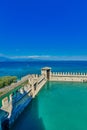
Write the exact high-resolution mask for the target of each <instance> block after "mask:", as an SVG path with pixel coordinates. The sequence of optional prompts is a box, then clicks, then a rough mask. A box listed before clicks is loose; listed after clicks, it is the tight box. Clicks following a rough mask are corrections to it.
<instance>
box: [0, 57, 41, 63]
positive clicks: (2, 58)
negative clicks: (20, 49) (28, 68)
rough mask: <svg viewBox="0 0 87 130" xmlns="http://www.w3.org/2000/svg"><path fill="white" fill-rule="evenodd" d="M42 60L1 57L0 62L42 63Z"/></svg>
mask: <svg viewBox="0 0 87 130" xmlns="http://www.w3.org/2000/svg"><path fill="white" fill-rule="evenodd" d="M40 60H41V59H34V58H15V59H12V58H7V57H4V56H0V62H6V61H9V62H10V61H40Z"/></svg>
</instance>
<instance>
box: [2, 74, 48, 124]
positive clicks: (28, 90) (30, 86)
mask: <svg viewBox="0 0 87 130" xmlns="http://www.w3.org/2000/svg"><path fill="white" fill-rule="evenodd" d="M22 80H23V81H24V82H25V81H28V82H27V84H23V82H22V86H21V87H20V88H18V89H17V90H16V91H15V92H12V93H10V94H9V96H6V97H4V98H3V99H2V107H1V110H4V111H5V112H7V113H8V119H9V126H11V125H12V124H13V123H14V121H15V120H16V119H17V117H18V116H19V115H20V114H21V112H22V111H23V110H24V108H25V107H26V106H27V105H28V104H29V102H30V101H31V100H32V99H33V98H34V97H35V96H36V95H37V94H38V92H39V91H40V89H41V88H42V87H43V85H44V84H45V83H46V81H47V79H46V77H45V76H43V75H34V74H33V75H29V76H26V77H23V78H22ZM20 83H21V82H20ZM20 85H21V84H20Z"/></svg>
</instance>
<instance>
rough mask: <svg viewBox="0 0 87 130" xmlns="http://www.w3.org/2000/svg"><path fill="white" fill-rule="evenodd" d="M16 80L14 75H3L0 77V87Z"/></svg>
mask: <svg viewBox="0 0 87 130" xmlns="http://www.w3.org/2000/svg"><path fill="white" fill-rule="evenodd" d="M15 82H17V77H16V76H5V77H1V78H0V88H3V87H5V86H8V85H10V84H11V83H15Z"/></svg>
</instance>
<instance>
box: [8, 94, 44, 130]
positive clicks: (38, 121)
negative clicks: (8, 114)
mask: <svg viewBox="0 0 87 130" xmlns="http://www.w3.org/2000/svg"><path fill="white" fill-rule="evenodd" d="M24 129H25V130H45V127H44V124H43V120H42V118H40V117H39V113H38V97H35V99H33V100H32V101H31V102H30V104H29V105H28V106H27V107H26V108H25V110H24V111H23V112H22V114H21V115H20V116H19V117H18V118H17V120H16V121H15V123H14V124H13V126H12V128H11V129H10V130H24Z"/></svg>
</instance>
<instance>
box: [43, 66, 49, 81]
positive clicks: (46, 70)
mask: <svg viewBox="0 0 87 130" xmlns="http://www.w3.org/2000/svg"><path fill="white" fill-rule="evenodd" d="M41 74H42V75H44V76H45V77H46V78H47V80H50V76H51V68H50V67H44V68H42V69H41Z"/></svg>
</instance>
